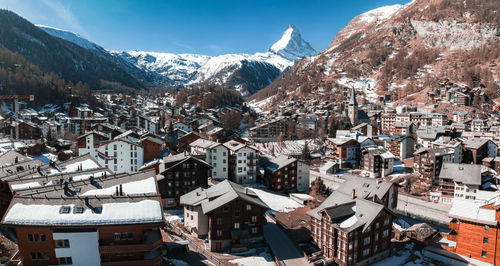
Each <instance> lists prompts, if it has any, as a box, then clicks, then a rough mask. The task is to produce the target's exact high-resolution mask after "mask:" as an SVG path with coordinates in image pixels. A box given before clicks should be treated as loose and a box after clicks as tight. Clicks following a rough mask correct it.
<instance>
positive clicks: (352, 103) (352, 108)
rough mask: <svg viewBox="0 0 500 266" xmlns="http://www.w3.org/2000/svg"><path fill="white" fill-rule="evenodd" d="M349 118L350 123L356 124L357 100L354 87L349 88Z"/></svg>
mask: <svg viewBox="0 0 500 266" xmlns="http://www.w3.org/2000/svg"><path fill="white" fill-rule="evenodd" d="M348 114H349V120H351V124H352V125H353V126H355V125H356V124H358V102H357V101H356V92H355V91H354V88H351V98H350V99H349V109H348Z"/></svg>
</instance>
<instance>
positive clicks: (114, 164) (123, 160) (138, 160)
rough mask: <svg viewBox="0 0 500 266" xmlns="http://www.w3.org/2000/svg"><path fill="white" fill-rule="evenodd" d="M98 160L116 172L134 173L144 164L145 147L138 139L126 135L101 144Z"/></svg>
mask: <svg viewBox="0 0 500 266" xmlns="http://www.w3.org/2000/svg"><path fill="white" fill-rule="evenodd" d="M96 148H97V152H96V153H97V156H96V157H95V158H96V159H97V161H98V162H99V163H100V164H101V165H104V166H106V167H108V168H109V169H110V170H111V171H113V172H115V173H133V172H137V170H138V169H139V168H140V167H141V166H142V165H143V164H144V148H143V147H142V145H141V144H140V143H139V141H138V140H136V139H134V138H131V137H125V138H119V139H114V140H111V141H109V142H104V143H101V144H99V145H98V146H97V147H96Z"/></svg>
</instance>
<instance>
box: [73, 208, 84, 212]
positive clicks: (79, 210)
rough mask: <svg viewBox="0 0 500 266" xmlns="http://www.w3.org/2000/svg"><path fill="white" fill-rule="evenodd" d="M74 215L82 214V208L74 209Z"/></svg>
mask: <svg viewBox="0 0 500 266" xmlns="http://www.w3.org/2000/svg"><path fill="white" fill-rule="evenodd" d="M75 213H83V207H75Z"/></svg>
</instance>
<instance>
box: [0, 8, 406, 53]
mask: <svg viewBox="0 0 500 266" xmlns="http://www.w3.org/2000/svg"><path fill="white" fill-rule="evenodd" d="M406 2H408V0H406V1H404V0H324V1H319V0H302V1H296V0H288V1H286V0H275V1H273V0H267V1H264V0H232V1H225V0H220V1H218V0H205V1H194V0H193V1H189V0H163V1H160V0H158V1H156V0H135V1H133V0H84V1H82V0H1V1H0V8H8V9H9V10H12V11H14V12H16V13H17V14H19V15H21V16H22V17H24V18H26V19H28V20H29V21H31V22H32V23H35V24H44V25H48V26H52V27H56V28H61V29H66V30H70V31H72V32H75V33H78V34H80V35H82V36H84V37H86V38H87V39H89V40H91V41H93V42H95V43H97V44H99V45H101V46H103V47H104V48H106V49H112V50H119V51H128V50H142V51H155V52H171V53H200V54H207V55H219V54H224V53H255V52H265V51H266V49H267V48H269V47H270V46H271V45H272V44H273V43H274V42H276V41H277V40H278V39H279V38H280V37H281V34H282V33H283V31H284V30H285V29H286V27H287V25H288V24H294V25H295V26H296V27H297V28H298V29H299V30H300V32H301V34H302V37H303V38H304V39H305V40H306V41H308V42H309V43H311V45H312V46H313V47H314V48H316V49H317V50H323V49H325V48H327V47H328V45H329V43H330V42H331V41H332V39H333V37H334V36H335V34H336V33H337V32H338V31H339V30H340V29H342V28H343V27H344V26H345V25H347V23H348V22H349V20H350V19H352V18H353V17H355V16H356V15H358V14H361V13H363V12H366V11H368V10H371V9H374V8H377V7H380V6H385V5H392V4H404V3H406Z"/></svg>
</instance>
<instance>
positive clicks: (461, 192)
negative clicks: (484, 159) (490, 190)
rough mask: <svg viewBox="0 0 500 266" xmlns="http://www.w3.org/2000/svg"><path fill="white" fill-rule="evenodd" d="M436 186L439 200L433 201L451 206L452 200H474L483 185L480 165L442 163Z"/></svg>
mask: <svg viewBox="0 0 500 266" xmlns="http://www.w3.org/2000/svg"><path fill="white" fill-rule="evenodd" d="M438 185H439V192H441V198H440V199H438V198H435V199H433V201H438V202H441V203H446V204H451V203H452V201H453V199H466V200H475V199H476V196H477V193H478V191H479V190H480V189H481V188H482V185H483V182H482V178H481V165H477V164H457V163H443V165H442V167H441V172H440V174H439V180H438Z"/></svg>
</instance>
